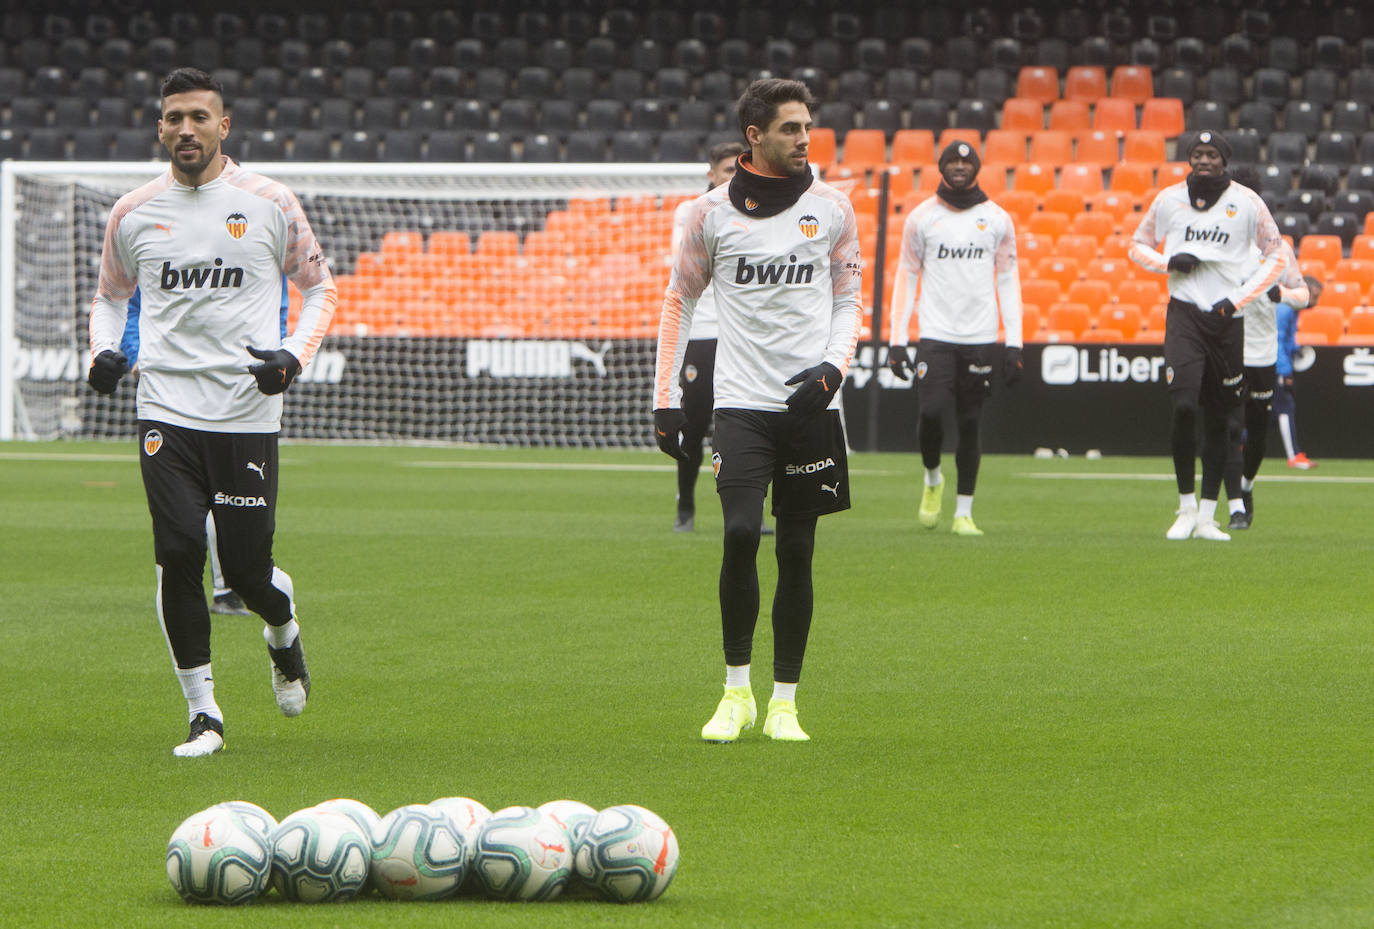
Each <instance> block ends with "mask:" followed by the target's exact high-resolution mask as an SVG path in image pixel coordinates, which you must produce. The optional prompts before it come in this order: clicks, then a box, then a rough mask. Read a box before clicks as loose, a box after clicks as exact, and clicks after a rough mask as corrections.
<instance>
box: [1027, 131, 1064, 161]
mask: <svg viewBox="0 0 1374 929" xmlns="http://www.w3.org/2000/svg"><path fill="white" fill-rule="evenodd" d="M1026 160H1027V161H1035V162H1039V163H1040V164H1043V165H1054V166H1055V167H1059V166H1060V165H1066V164H1068V163H1069V162H1071V161H1073V133H1070V132H1065V131H1064V130H1062V129H1042V130H1040V131H1039V132H1033V133H1031V137H1030V157H1029V158H1027V159H1026Z"/></svg>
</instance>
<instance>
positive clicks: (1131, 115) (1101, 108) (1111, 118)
mask: <svg viewBox="0 0 1374 929" xmlns="http://www.w3.org/2000/svg"><path fill="white" fill-rule="evenodd" d="M1093 128H1094V129H1101V130H1102V131H1103V132H1115V133H1117V134H1119V135H1125V134H1126V133H1128V132H1134V131H1135V130H1136V119H1135V104H1134V103H1132V102H1131V101H1129V100H1126V99H1125V98H1123V97H1102V98H1101V99H1100V100H1098V101H1097V103H1095V104H1094V105H1093Z"/></svg>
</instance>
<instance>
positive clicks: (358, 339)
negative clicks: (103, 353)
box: [0, 162, 705, 447]
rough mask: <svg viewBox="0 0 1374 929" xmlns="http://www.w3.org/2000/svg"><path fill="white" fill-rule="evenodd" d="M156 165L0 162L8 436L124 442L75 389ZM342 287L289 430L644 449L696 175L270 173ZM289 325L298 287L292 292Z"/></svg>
mask: <svg viewBox="0 0 1374 929" xmlns="http://www.w3.org/2000/svg"><path fill="white" fill-rule="evenodd" d="M163 170H166V167H165V165H163V164H157V163H153V162H149V163H146V164H128V163H120V164H106V163H101V164H83V163H73V162H61V163H24V162H5V163H4V164H3V165H2V166H0V439H11V438H26V439H52V438H57V437H61V436H82V437H93V438H124V437H132V436H133V435H134V433H135V414H134V390H133V389H132V385H131V383H130V382H129V380H128V379H126V380H125V382H124V384H123V385H122V386H121V388H120V390H119V391H118V392H117V393H116V394H115V396H114V397H110V398H106V397H102V396H99V395H97V394H95V393H94V392H93V391H91V390H89V389H88V388H87V387H86V385H85V375H86V369H87V366H88V348H87V322H88V316H89V312H90V302H91V299H92V297H93V296H94V294H95V287H96V278H97V274H98V272H99V266H100V249H101V244H102V240H103V237H104V230H105V221H106V218H107V217H108V215H109V211H110V208H111V207H112V206H113V205H114V202H115V201H116V200H117V199H118V198H119V197H120V196H122V195H123V194H124V193H126V192H128V191H129V190H132V189H133V188H135V187H137V186H138V185H140V184H142V183H143V182H145V181H147V180H148V179H150V178H151V177H153V176H155V175H156V174H157V173H158V172H160V171H163ZM263 172H264V173H265V174H268V175H269V176H271V177H273V178H275V179H277V180H280V181H282V182H283V183H285V184H286V185H287V186H289V187H290V188H291V189H292V190H294V191H295V192H296V195H297V196H298V197H299V198H300V200H301V203H302V206H303V207H304V209H305V212H306V216H307V217H308V218H309V220H310V223H311V225H312V226H313V227H314V230H315V234H316V236H317V237H318V238H319V240H320V243H321V245H322V247H323V249H324V252H325V255H326V257H327V258H328V259H329V262H330V265H331V267H332V269H333V271H334V275H335V278H336V280H337V282H338V287H339V307H338V312H337V314H336V316H335V318H334V323H333V326H332V328H331V330H330V333H329V336H328V337H327V338H326V340H325V344H324V346H323V348H322V350H321V351H320V352H319V354H317V356H316V357H315V360H314V361H313V362H312V363H311V365H310V366H309V368H307V369H306V371H305V372H304V373H303V375H302V377H301V378H300V380H299V381H298V382H297V384H296V385H295V386H293V387H292V389H291V391H290V393H289V394H288V395H287V403H286V413H285V415H284V418H283V424H282V426H283V428H282V431H283V436H285V437H289V438H298V439H325V440H353V441H371V442H402V441H420V442H461V443H478V444H507V445H566V446H596V447H599V446H641V445H646V444H648V443H649V442H650V439H649V430H648V428H647V426H646V423H647V421H648V409H649V403H650V396H651V392H652V379H653V361H654V349H655V338H656V336H657V330H658V316H659V310H660V307H661V305H662V299H663V289H664V286H665V285H666V283H667V280H668V272H669V251H670V238H671V230H672V216H673V210H674V208H675V207H676V206H677V204H678V203H680V202H682V201H683V200H685V199H688V198H691V197H694V196H696V195H697V194H699V193H701V192H702V191H703V190H704V188H705V166H704V165H698V164H668V165H626V164H619V165H571V164H570V165H472V164H468V165H463V164H456V165H396V164H391V165H382V164H379V165H371V164H293V163H282V164H272V165H267V166H264V167H263ZM291 291H292V292H291V294H290V298H291V307H290V321H289V325H294V314H295V311H296V309H297V307H298V305H299V299H300V298H299V295H298V294H296V293H294V288H291Z"/></svg>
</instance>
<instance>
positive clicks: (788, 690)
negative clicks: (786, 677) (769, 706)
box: [773, 681, 797, 703]
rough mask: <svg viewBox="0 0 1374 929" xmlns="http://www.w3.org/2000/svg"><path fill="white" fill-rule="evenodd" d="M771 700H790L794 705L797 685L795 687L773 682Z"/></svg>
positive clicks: (793, 684)
mask: <svg viewBox="0 0 1374 929" xmlns="http://www.w3.org/2000/svg"><path fill="white" fill-rule="evenodd" d="M773 699H774V700H791V701H792V702H793V703H796V702H797V685H796V683H791V684H784V683H783V682H782V681H774V682H773Z"/></svg>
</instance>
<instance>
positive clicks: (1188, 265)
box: [1169, 252, 1201, 274]
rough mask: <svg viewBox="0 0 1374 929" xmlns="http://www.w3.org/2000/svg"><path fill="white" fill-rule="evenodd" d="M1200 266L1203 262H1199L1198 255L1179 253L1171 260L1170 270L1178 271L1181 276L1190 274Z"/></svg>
mask: <svg viewBox="0 0 1374 929" xmlns="http://www.w3.org/2000/svg"><path fill="white" fill-rule="evenodd" d="M1199 264H1201V261H1199V260H1198V257H1197V256H1196V255H1190V254H1188V253H1187V252H1179V253H1178V254H1177V255H1174V256H1173V257H1172V258H1170V259H1169V270H1170V271H1177V272H1179V273H1180V274H1188V273H1189V272H1191V271H1192V270H1193V269H1194V268H1196V267H1197V266H1198V265H1199Z"/></svg>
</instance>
